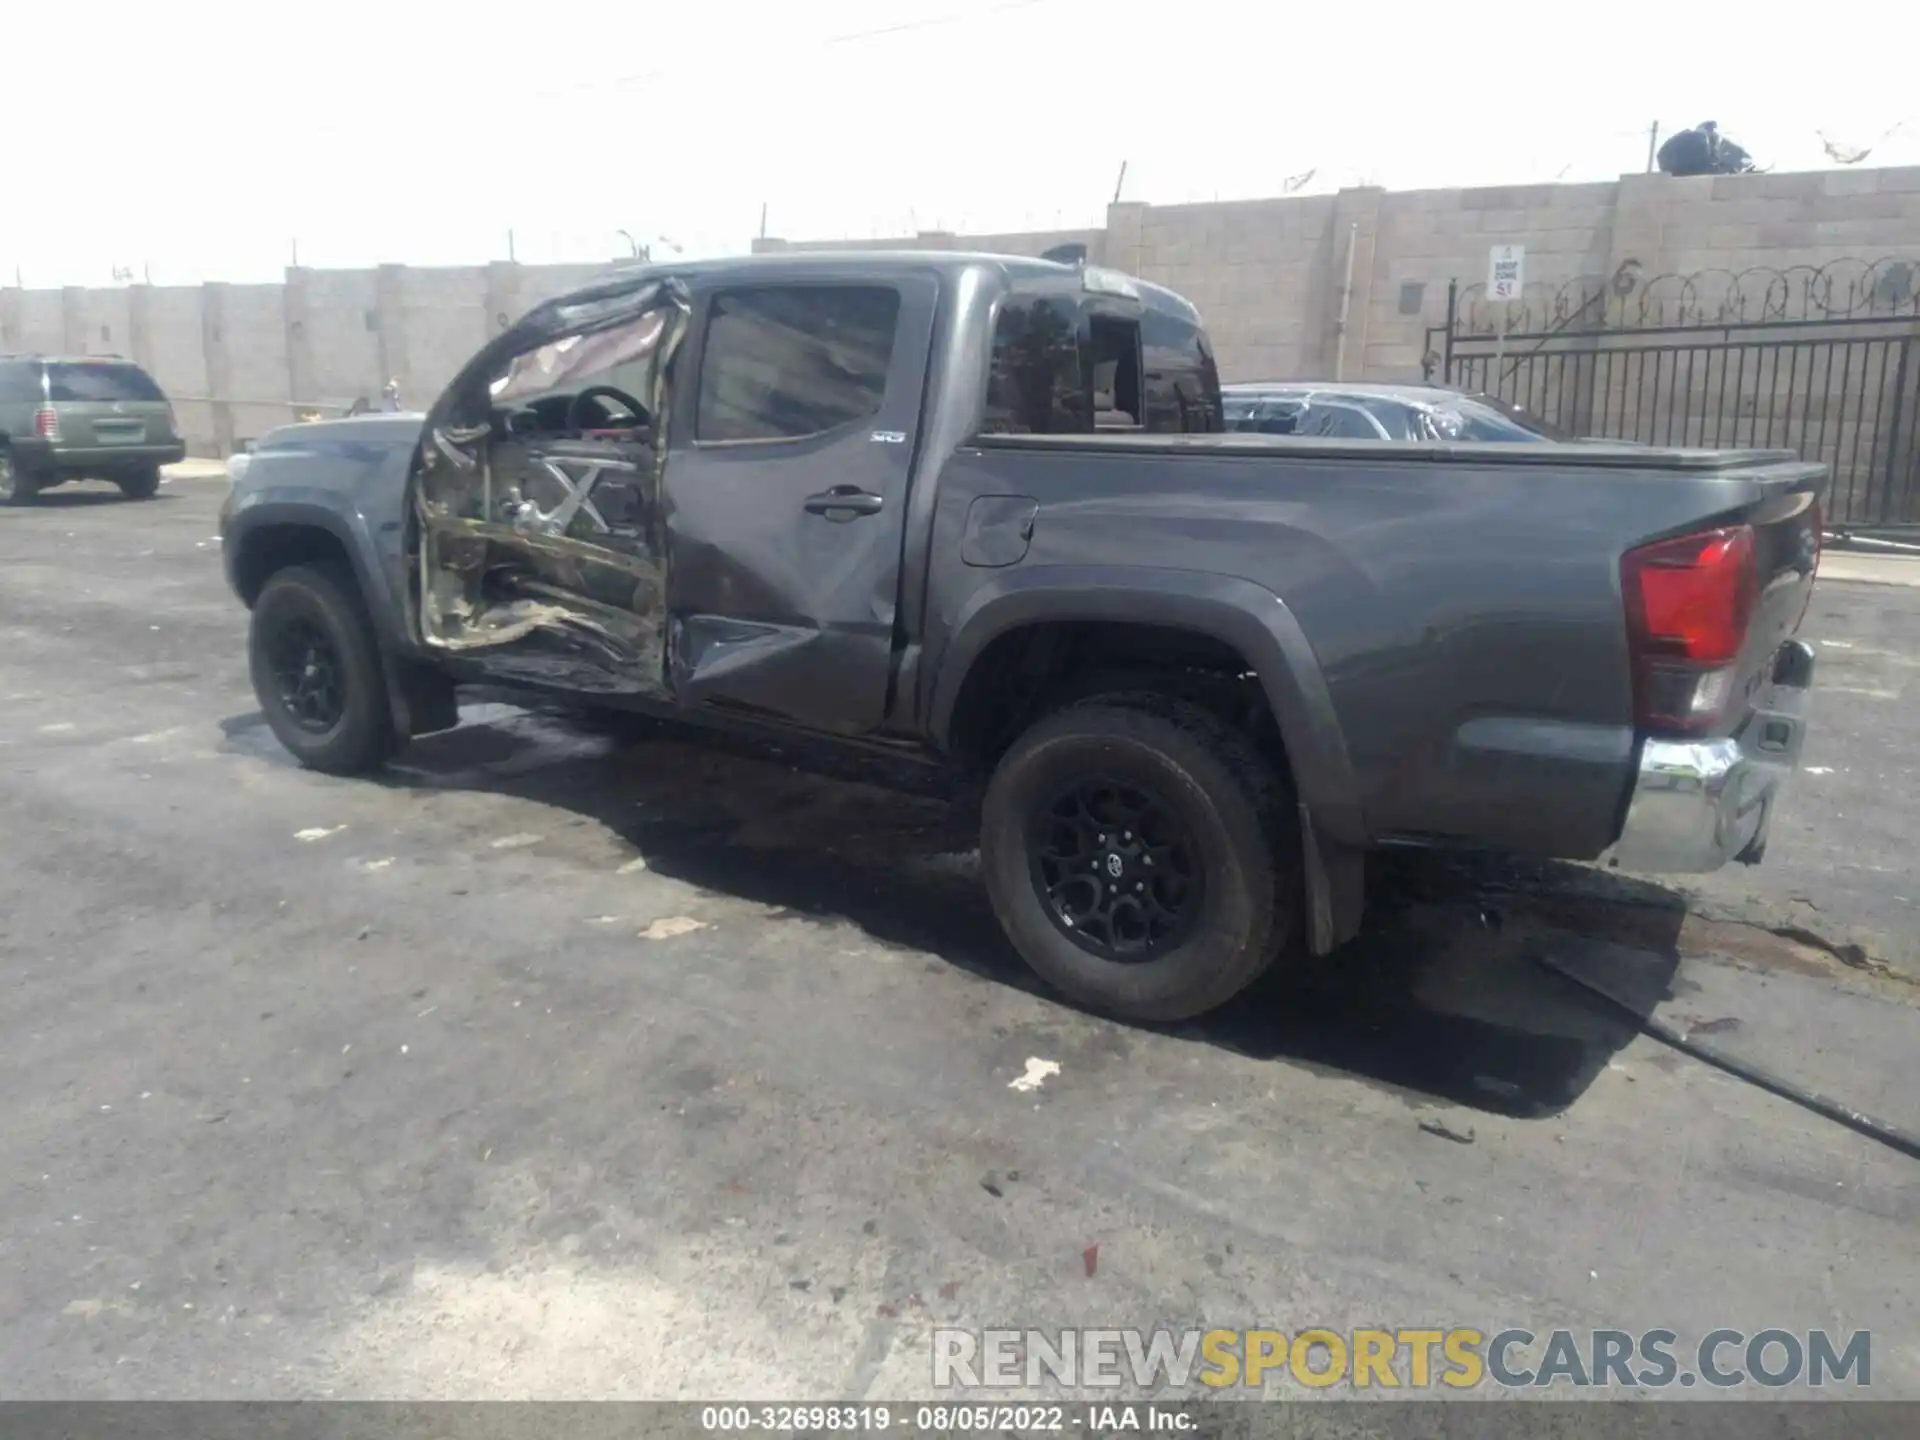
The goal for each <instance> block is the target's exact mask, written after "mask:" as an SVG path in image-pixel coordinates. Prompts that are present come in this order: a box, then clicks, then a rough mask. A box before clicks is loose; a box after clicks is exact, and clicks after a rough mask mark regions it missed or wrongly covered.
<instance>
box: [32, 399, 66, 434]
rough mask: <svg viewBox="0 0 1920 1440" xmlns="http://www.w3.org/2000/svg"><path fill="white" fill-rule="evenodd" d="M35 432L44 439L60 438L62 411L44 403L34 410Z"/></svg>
mask: <svg viewBox="0 0 1920 1440" xmlns="http://www.w3.org/2000/svg"><path fill="white" fill-rule="evenodd" d="M33 433H34V434H36V435H38V436H39V437H40V438H41V439H42V440H58V439H59V438H60V412H59V411H58V410H56V409H54V408H53V406H51V405H42V406H41V407H40V408H39V409H38V410H36V411H34V412H33Z"/></svg>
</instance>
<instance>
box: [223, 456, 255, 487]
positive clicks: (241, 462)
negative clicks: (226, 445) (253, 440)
mask: <svg viewBox="0 0 1920 1440" xmlns="http://www.w3.org/2000/svg"><path fill="white" fill-rule="evenodd" d="M252 463H253V456H251V455H249V454H247V453H246V452H245V451H244V450H243V451H241V452H240V453H239V454H237V455H229V456H228V457H227V480H228V481H229V483H231V484H234V485H238V484H239V483H240V482H241V481H242V480H244V479H246V478H247V467H248V466H249V465H251V464H252Z"/></svg>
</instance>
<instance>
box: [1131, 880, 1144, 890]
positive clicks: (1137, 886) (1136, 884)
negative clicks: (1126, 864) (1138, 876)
mask: <svg viewBox="0 0 1920 1440" xmlns="http://www.w3.org/2000/svg"><path fill="white" fill-rule="evenodd" d="M1133 888H1134V889H1136V890H1144V889H1146V888H1147V887H1146V886H1144V885H1142V884H1141V883H1140V882H1139V881H1138V880H1136V881H1134V882H1133Z"/></svg>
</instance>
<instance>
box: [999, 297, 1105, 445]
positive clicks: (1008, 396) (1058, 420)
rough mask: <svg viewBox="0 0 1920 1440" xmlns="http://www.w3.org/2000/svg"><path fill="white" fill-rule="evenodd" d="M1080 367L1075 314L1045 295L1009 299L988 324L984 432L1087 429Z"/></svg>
mask: <svg viewBox="0 0 1920 1440" xmlns="http://www.w3.org/2000/svg"><path fill="white" fill-rule="evenodd" d="M1092 418H1093V410H1092V386H1091V384H1090V382H1089V377H1088V376H1087V374H1086V373H1085V371H1084V370H1083V368H1082V366H1081V357H1080V312H1079V307H1078V306H1077V305H1074V304H1072V303H1071V302H1068V301H1065V300H1060V299H1055V298H1048V297H1009V298H1008V299H1007V300H1005V301H1004V302H1002V304H1001V306H1000V314H999V317H998V318H997V319H996V320H995V321H994V326H993V359H992V361H991V364H990V368H989V370H988V373H987V411H986V415H985V417H984V420H983V423H982V424H981V427H980V428H981V431H982V433H984V434H987V435H1074V434H1079V433H1082V432H1084V431H1088V430H1091V429H1092V428H1093V423H1092Z"/></svg>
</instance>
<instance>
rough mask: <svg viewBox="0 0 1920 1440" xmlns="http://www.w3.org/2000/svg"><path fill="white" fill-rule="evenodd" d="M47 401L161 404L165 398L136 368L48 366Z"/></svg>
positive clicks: (150, 380) (137, 367)
mask: <svg viewBox="0 0 1920 1440" xmlns="http://www.w3.org/2000/svg"><path fill="white" fill-rule="evenodd" d="M47 398H48V399H50V400H55V401H61V400H64V401H69V402H76V401H77V402H89V401H90V402H108V401H115V400H139V401H162V402H164V401H165V400H166V398H167V397H166V396H165V395H162V394H161V393H160V387H159V386H158V385H156V384H154V383H153V381H152V379H151V378H150V377H149V376H148V375H147V372H146V371H144V370H142V369H140V367H139V366H137V365H49V366H47Z"/></svg>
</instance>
